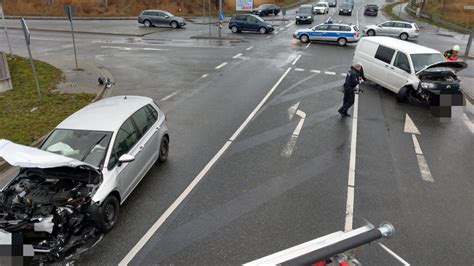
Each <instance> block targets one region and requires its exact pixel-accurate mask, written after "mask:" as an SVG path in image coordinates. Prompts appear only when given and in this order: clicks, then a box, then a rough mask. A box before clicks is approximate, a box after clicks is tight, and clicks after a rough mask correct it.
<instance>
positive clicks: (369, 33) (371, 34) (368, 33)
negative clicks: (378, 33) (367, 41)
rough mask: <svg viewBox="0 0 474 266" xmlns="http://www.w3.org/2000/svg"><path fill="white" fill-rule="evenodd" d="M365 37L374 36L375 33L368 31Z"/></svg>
mask: <svg viewBox="0 0 474 266" xmlns="http://www.w3.org/2000/svg"><path fill="white" fill-rule="evenodd" d="M367 35H368V36H375V31H374V30H368V31H367Z"/></svg>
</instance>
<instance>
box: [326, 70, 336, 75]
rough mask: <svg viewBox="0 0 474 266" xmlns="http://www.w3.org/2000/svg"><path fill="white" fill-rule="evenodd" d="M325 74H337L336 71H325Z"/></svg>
mask: <svg viewBox="0 0 474 266" xmlns="http://www.w3.org/2000/svg"><path fill="white" fill-rule="evenodd" d="M324 74H326V75H332V76H334V75H336V72H331V71H325V72H324Z"/></svg>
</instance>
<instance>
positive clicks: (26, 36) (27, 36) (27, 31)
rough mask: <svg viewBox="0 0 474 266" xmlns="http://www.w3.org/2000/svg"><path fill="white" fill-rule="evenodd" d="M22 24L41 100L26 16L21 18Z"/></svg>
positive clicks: (39, 95)
mask: <svg viewBox="0 0 474 266" xmlns="http://www.w3.org/2000/svg"><path fill="white" fill-rule="evenodd" d="M21 26H22V28H23V33H24V34H25V41H26V47H27V48H28V55H29V57H30V63H31V69H32V70H33V76H34V78H35V82H36V91H37V92H38V98H39V100H40V101H41V91H40V86H39V82H38V75H36V69H35V64H34V63H33V57H32V56H31V49H30V40H31V38H30V30H28V26H27V25H26V21H25V19H24V18H21Z"/></svg>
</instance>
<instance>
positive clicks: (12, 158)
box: [0, 139, 97, 170]
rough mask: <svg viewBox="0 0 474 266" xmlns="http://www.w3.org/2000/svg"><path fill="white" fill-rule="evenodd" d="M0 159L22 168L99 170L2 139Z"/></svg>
mask: <svg viewBox="0 0 474 266" xmlns="http://www.w3.org/2000/svg"><path fill="white" fill-rule="evenodd" d="M0 157H1V158H3V159H4V160H5V161H7V162H8V163H9V164H11V165H13V166H19V167H22V168H56V167H72V168H77V167H80V166H85V168H92V169H95V170H97V167H95V166H92V165H90V164H87V163H84V162H81V161H79V160H76V159H73V158H69V157H66V156H62V155H59V154H54V153H51V152H47V151H43V150H40V149H37V148H33V147H29V146H24V145H20V144H16V143H13V142H11V141H9V140H5V139H0Z"/></svg>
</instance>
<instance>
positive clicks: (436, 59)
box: [353, 37, 467, 103]
mask: <svg viewBox="0 0 474 266" xmlns="http://www.w3.org/2000/svg"><path fill="white" fill-rule="evenodd" d="M353 62H354V63H360V64H361V65H362V67H363V68H364V75H365V77H366V78H367V79H369V80H371V81H373V82H375V83H377V84H378V85H380V86H382V87H385V88H387V89H389V90H391V91H393V92H395V93H397V100H399V101H401V102H403V101H405V100H406V99H407V97H410V98H411V99H415V100H417V101H419V102H425V103H430V100H431V98H432V96H433V94H434V95H439V94H440V93H443V94H445V93H449V92H452V93H459V91H460V81H459V79H458V78H457V76H456V74H455V73H456V72H458V71H460V70H462V69H464V68H466V67H467V64H466V63H464V62H446V59H445V58H444V56H443V54H441V53H440V52H439V51H437V50H434V49H431V48H428V47H425V46H421V45H418V44H414V43H411V42H406V41H402V40H398V39H394V38H390V37H364V38H362V39H360V40H359V43H358V44H357V48H356V50H355V53H354V59H353Z"/></svg>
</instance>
